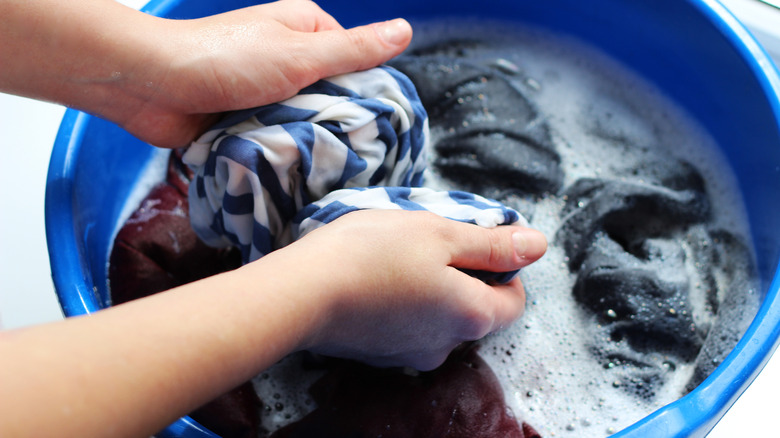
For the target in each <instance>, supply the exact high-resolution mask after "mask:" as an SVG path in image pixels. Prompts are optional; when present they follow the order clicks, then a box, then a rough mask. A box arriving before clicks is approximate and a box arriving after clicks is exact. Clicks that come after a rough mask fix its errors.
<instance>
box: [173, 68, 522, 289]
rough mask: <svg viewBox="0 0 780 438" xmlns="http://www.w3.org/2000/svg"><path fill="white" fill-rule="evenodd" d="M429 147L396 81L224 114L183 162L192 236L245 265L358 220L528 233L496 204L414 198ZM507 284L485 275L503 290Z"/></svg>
mask: <svg viewBox="0 0 780 438" xmlns="http://www.w3.org/2000/svg"><path fill="white" fill-rule="evenodd" d="M428 141H429V134H428V120H427V114H426V111H425V108H423V105H422V103H421V102H420V99H419V97H418V96H417V92H416V90H415V88H414V85H413V84H412V82H411V81H410V80H409V79H408V78H407V77H406V76H404V75H403V74H401V73H400V72H398V71H397V70H395V69H392V68H390V67H385V66H382V67H377V68H373V69H370V70H366V71H362V72H356V73H348V74H344V75H339V76H335V77H331V78H328V79H325V80H321V81H319V82H317V83H315V84H313V85H311V86H309V87H307V88H305V89H303V90H301V91H300V92H299V93H298V95H296V96H294V97H292V98H290V99H287V100H285V101H282V102H279V103H276V104H271V105H266V106H262V107H258V108H253V109H249V110H244V111H238V112H234V113H231V114H230V115H228V116H227V117H225V118H224V119H223V120H222V121H221V122H219V123H218V124H217V125H215V126H214V127H213V128H212V129H211V130H209V131H208V132H206V133H205V134H203V135H202V136H201V137H200V138H199V139H198V140H196V141H195V142H193V143H192V144H191V145H190V147H189V148H188V149H187V151H186V152H185V154H184V156H183V161H184V162H185V163H186V164H187V165H189V166H190V167H191V168H192V170H193V172H194V178H193V180H192V182H191V183H190V187H189V194H188V197H189V205H190V207H189V208H190V221H191V224H192V227H193V229H194V230H195V232H196V233H197V234H198V236H199V237H200V238H201V239H202V240H203V241H204V242H205V243H207V244H209V245H211V246H214V247H228V246H235V247H237V248H238V249H239V250H240V251H241V256H242V260H243V262H244V263H249V262H251V261H253V260H256V259H259V258H260V257H262V256H264V255H265V254H268V253H270V252H271V251H273V250H275V249H278V248H281V247H283V246H285V245H287V244H289V243H291V242H293V241H294V240H296V239H298V238H300V237H301V236H303V235H305V234H306V233H308V232H310V231H312V230H314V229H316V228H318V227H320V226H322V225H325V224H327V223H329V222H332V221H333V220H335V219H337V218H338V217H341V216H343V215H344V214H346V213H349V212H351V211H355V210H361V209H401V210H427V211H431V212H433V213H436V214H439V215H440V216H443V217H446V218H449V219H453V220H457V221H461V222H469V223H474V224H477V225H480V226H483V227H494V226H497V225H506V224H526V221H525V219H524V218H523V217H522V216H521V215H520V214H519V213H517V212H516V211H514V210H512V209H510V208H507V207H505V206H504V205H502V204H500V203H498V202H496V201H493V200H489V199H486V198H483V197H481V196H478V195H473V194H470V193H465V192H460V191H446V192H436V191H433V190H431V189H428V188H423V187H421V185H422V183H423V173H424V171H425V168H426V164H427V163H426V149H427V147H428ZM515 273H516V271H515V272H511V273H489V274H487V275H488V276H489V277H490V278H492V279H493V280H496V281H508V280H510V279H511V278H512V276H514V274H515ZM480 278H485V277H483V276H482V275H480Z"/></svg>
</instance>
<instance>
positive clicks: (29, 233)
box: [0, 0, 780, 438]
mask: <svg viewBox="0 0 780 438" xmlns="http://www.w3.org/2000/svg"><path fill="white" fill-rule="evenodd" d="M215 1H217V0H215ZM721 1H722V2H723V3H724V4H725V5H726V6H727V7H729V8H730V9H731V10H732V12H734V14H735V15H737V17H739V18H740V19H741V20H742V21H743V22H744V23H745V24H746V25H747V26H748V27H749V28H750V29H751V31H752V32H753V33H754V35H755V36H756V38H757V39H758V40H759V41H760V42H761V43H762V44H764V47H765V48H766V49H767V50H768V52H769V53H770V54H771V55H772V56H774V57H775V59H776V60H777V62H778V64H780V10H778V9H774V8H772V7H771V6H768V5H765V4H762V3H759V2H758V1H757V0H721ZM122 3H125V4H127V5H129V6H132V7H135V8H139V7H141V6H142V5H143V4H144V3H145V1H144V0H123V1H122ZM3 62H6V61H5V60H4V61H3ZM64 111H65V109H64V108H63V107H61V106H58V105H52V104H47V103H42V102H37V101H33V100H29V99H24V98H19V97H15V96H9V95H3V94H0V151H1V152H2V158H0V208H1V209H2V214H0V326H2V327H5V328H7V329H10V328H18V327H24V326H27V325H31V324H39V323H44V322H48V321H55V320H58V319H61V318H62V312H61V311H60V308H59V304H58V302H57V299H56V296H55V294H54V288H53V286H52V281H51V271H50V269H49V263H48V253H47V247H46V237H45V231H44V191H45V184H46V174H47V168H48V162H49V155H50V153H51V148H52V145H53V144H54V138H55V136H56V134H57V129H58V127H59V122H60V119H61V118H62V115H63V113H64ZM778 393H780V354H778V357H775V358H773V360H772V361H770V363H769V364H768V365H767V366H766V368H765V369H764V371H763V372H762V373H761V374H760V375H759V377H758V378H757V379H756V380H755V381H754V382H753V384H752V385H751V386H750V388H748V390H747V391H746V392H745V393H744V394H743V395H742V397H741V398H740V399H739V400H738V401H737V403H736V404H735V405H734V406H733V407H732V409H731V410H730V411H729V412H728V414H727V415H726V416H725V417H724V419H723V420H721V422H720V423H719V424H718V425H717V426H716V427H715V429H714V430H713V431H712V433H711V434H710V435H709V437H710V438H727V437H733V436H767V435H768V434H769V432H768V431H770V430H776V428H777V424H776V423H777V418H776V415H777V412H776V406H777V400H778V399H779V398H780V395H778Z"/></svg>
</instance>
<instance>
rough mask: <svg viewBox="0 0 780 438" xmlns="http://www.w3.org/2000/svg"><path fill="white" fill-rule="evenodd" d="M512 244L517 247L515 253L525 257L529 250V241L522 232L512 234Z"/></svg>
mask: <svg viewBox="0 0 780 438" xmlns="http://www.w3.org/2000/svg"><path fill="white" fill-rule="evenodd" d="M512 243H513V244H514V245H515V252H516V253H517V255H519V256H523V255H524V254H525V251H526V250H527V249H528V240H527V239H526V238H525V235H523V233H521V232H520V231H517V232H515V233H513V234H512Z"/></svg>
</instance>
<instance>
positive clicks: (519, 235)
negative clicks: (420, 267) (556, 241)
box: [451, 224, 547, 272]
mask: <svg viewBox="0 0 780 438" xmlns="http://www.w3.org/2000/svg"><path fill="white" fill-rule="evenodd" d="M463 225H465V226H467V227H468V231H466V230H467V228H465V227H464V229H463V232H461V233H459V234H458V236H459V238H458V239H456V240H454V241H453V244H454V245H455V247H454V248H453V249H454V251H453V253H452V254H453V258H452V262H451V265H452V266H453V267H456V268H461V269H475V270H483V271H490V272H505V271H513V270H516V269H520V268H522V267H524V266H526V265H529V264H531V263H533V262H535V261H536V260H538V259H539V258H540V257H541V256H542V255H544V253H545V251H547V239H546V238H545V237H544V234H542V233H541V232H540V231H538V230H535V229H533V228H526V227H518V226H499V227H495V228H488V229H486V228H481V227H478V226H475V225H471V224H463Z"/></svg>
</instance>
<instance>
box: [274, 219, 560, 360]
mask: <svg viewBox="0 0 780 438" xmlns="http://www.w3.org/2000/svg"><path fill="white" fill-rule="evenodd" d="M546 248H547V242H546V240H545V238H544V236H543V235H542V234H541V233H540V232H538V231H536V230H533V229H529V228H522V227H514V226H503V227H497V228H494V229H485V228H481V227H478V226H476V225H470V224H465V223H460V222H456V221H453V220H450V219H444V218H441V217H439V216H436V215H433V214H431V213H427V212H407V211H358V212H353V213H349V214H347V215H345V216H344V217H342V218H340V219H338V220H336V221H334V222H332V223H331V224H329V225H326V226H324V227H322V228H320V229H318V230H315V231H314V232H312V233H310V234H309V235H307V236H305V237H304V238H303V239H301V240H300V241H298V242H296V243H294V244H292V245H290V246H288V247H287V248H285V249H283V250H281V251H277V252H276V253H272V254H271V256H272V255H274V254H281V253H283V252H286V256H287V257H290V258H292V260H295V261H296V263H298V264H299V265H300V266H305V267H306V269H307V271H308V272H307V273H306V274H305V275H307V276H308V277H309V278H315V279H317V281H318V285H317V286H316V287H317V288H319V292H318V293H325V294H328V297H327V298H326V299H325V300H324V302H325V303H329V305H327V306H326V312H325V316H324V318H323V320H322V321H321V322H320V323H319V324H318V325H315V329H314V331H313V333H312V335H311V336H310V337H309V339H308V340H307V342H306V343H305V345H304V346H305V347H306V348H308V349H309V350H311V351H314V352H318V353H323V354H327V355H333V356H338V357H344V358H350V359H357V360H360V361H364V362H367V363H369V364H372V365H377V366H411V367H414V368H417V369H420V370H429V369H433V368H435V367H437V366H438V365H440V364H441V363H442V362H443V361H444V360H445V359H446V357H447V355H448V354H449V353H450V351H451V350H452V349H453V348H455V347H456V346H457V345H458V344H460V343H462V342H464V341H470V340H476V339H479V338H482V337H483V336H485V335H486V334H488V333H490V332H493V331H496V330H499V329H501V328H503V327H507V326H508V325H510V324H511V323H512V322H513V321H514V320H515V319H516V318H517V317H519V316H520V314H522V312H523V310H524V305H525V294H524V290H523V286H522V284H521V282H520V280H519V278H515V279H514V280H513V281H512V282H510V283H508V284H505V285H488V284H485V283H484V282H482V281H480V280H478V279H476V278H474V277H471V276H469V275H467V274H465V273H463V272H461V271H460V270H458V269H456V268H468V269H479V270H488V271H510V270H515V269H519V268H521V267H523V266H526V265H528V264H530V263H532V262H534V261H536V260H537V259H538V258H539V257H541V256H542V255H543V254H544V252H545V250H546ZM271 256H267V257H271ZM262 260H263V259H261V261H262ZM296 278H300V276H298V277H296Z"/></svg>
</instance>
